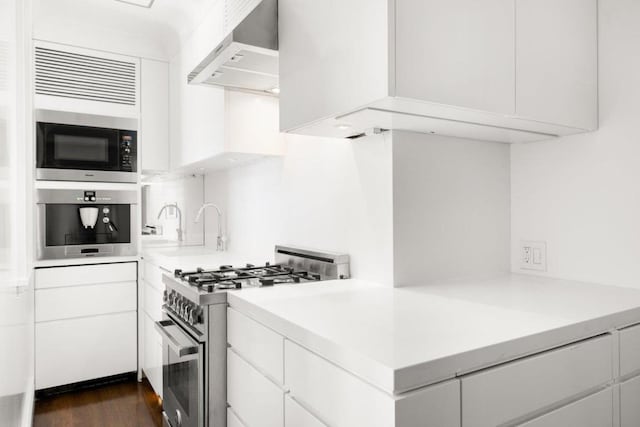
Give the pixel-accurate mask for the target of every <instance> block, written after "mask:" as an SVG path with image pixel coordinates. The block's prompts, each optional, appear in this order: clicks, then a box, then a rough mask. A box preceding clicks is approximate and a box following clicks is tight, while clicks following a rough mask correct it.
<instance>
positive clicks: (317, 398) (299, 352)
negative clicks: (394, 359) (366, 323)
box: [284, 340, 460, 427]
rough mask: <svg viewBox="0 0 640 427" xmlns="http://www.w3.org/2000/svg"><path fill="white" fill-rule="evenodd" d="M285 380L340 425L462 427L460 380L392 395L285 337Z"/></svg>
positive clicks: (294, 395) (330, 421)
mask: <svg viewBox="0 0 640 427" xmlns="http://www.w3.org/2000/svg"><path fill="white" fill-rule="evenodd" d="M284 357H285V359H284V366H285V383H286V384H285V386H286V388H287V389H288V390H289V393H290V396H291V397H292V398H293V399H295V400H296V401H298V402H300V403H302V404H304V406H305V407H306V408H309V411H311V412H313V414H315V415H316V416H317V417H318V419H321V420H322V421H323V422H326V423H327V424H328V425H331V426H335V427H342V426H344V427H352V426H369V427H376V426H379V427H388V426H398V427H424V426H429V427H431V426H433V427H459V426H460V382H459V381H458V380H452V381H448V382H444V383H441V384H437V385H434V386H431V387H425V388H422V389H420V390H417V391H415V392H413V393H408V394H406V395H404V396H401V397H400V396H396V397H393V396H390V395H388V394H386V393H384V392H382V391H381V390H378V389H377V388H375V387H373V386H371V385H369V384H367V383H366V382H364V381H362V380H361V379H359V378H357V377H356V376H354V375H352V374H350V373H349V372H347V371H345V370H343V369H341V368H339V367H337V366H336V365H334V364H332V363H330V362H329V361H327V360H325V359H323V358H321V357H319V356H318V355H316V354H314V353H312V352H310V351H308V350H307V349H305V348H303V347H301V346H299V345H297V344H295V343H293V342H291V341H289V340H285V356H284Z"/></svg>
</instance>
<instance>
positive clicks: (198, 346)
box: [155, 282, 227, 427]
mask: <svg viewBox="0 0 640 427" xmlns="http://www.w3.org/2000/svg"><path fill="white" fill-rule="evenodd" d="M165 283H166V282H165ZM167 295H168V294H167V292H165V304H164V305H163V306H162V310H163V315H162V317H163V320H161V321H159V322H156V324H155V328H156V330H157V331H158V332H159V333H160V336H161V337H162V391H163V396H162V409H163V412H162V418H163V427H225V426H226V421H227V420H226V414H227V404H226V402H227V398H226V392H227V377H226V369H227V367H226V352H227V304H226V301H220V303H217V304H211V305H208V306H197V307H196V305H195V304H196V303H195V302H194V301H195V300H197V298H195V297H194V296H195V294H194V295H192V297H194V301H189V299H188V298H187V297H186V296H185V297H181V299H180V300H178V299H173V298H168V297H167Z"/></svg>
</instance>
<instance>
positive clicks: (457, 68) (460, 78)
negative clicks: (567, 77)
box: [395, 0, 537, 114]
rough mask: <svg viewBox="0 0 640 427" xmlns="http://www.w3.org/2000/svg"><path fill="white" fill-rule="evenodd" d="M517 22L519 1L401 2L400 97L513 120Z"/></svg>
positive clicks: (398, 12) (398, 36)
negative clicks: (469, 109) (497, 115)
mask: <svg viewBox="0 0 640 427" xmlns="http://www.w3.org/2000/svg"><path fill="white" fill-rule="evenodd" d="M532 1H537V0H532ZM514 20H515V18H514V2H513V0H483V1H477V0H448V1H442V0H420V1H409V0H403V1H397V3H396V23H397V24H396V93H395V95H396V96H399V97H407V98H417V99H423V100H428V101H430V102H435V103H440V104H447V105H455V106H459V107H466V108H471V109H476V110H483V111H491V112H498V113H504V114H513V113H514V112H515V105H514V101H515V69H514V62H515V42H514V37H515V28H514Z"/></svg>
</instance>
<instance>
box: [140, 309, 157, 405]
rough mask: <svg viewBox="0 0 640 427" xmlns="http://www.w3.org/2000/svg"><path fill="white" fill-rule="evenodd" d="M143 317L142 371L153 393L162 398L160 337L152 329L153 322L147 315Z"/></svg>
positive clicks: (153, 328)
mask: <svg viewBox="0 0 640 427" xmlns="http://www.w3.org/2000/svg"><path fill="white" fill-rule="evenodd" d="M142 317H143V325H144V326H143V328H144V330H143V334H144V338H143V345H144V353H143V356H142V370H143V372H144V374H145V375H146V376H147V379H148V380H149V384H151V387H152V388H153V390H154V391H155V393H156V394H157V395H158V396H160V398H162V337H161V336H160V334H158V331H156V328H155V327H154V324H155V322H156V321H155V320H154V319H152V318H151V317H150V316H149V315H148V314H147V313H144V314H143V315H142Z"/></svg>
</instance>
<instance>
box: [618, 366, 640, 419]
mask: <svg viewBox="0 0 640 427" xmlns="http://www.w3.org/2000/svg"><path fill="white" fill-rule="evenodd" d="M639 425H640V377H634V378H631V379H629V380H627V381H625V382H623V383H621V384H620V426H621V427H637V426H639Z"/></svg>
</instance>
